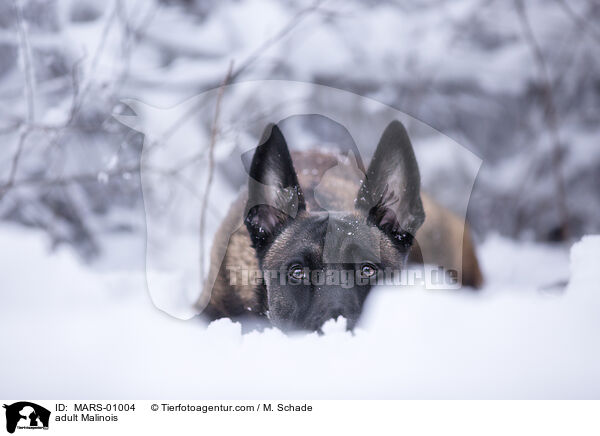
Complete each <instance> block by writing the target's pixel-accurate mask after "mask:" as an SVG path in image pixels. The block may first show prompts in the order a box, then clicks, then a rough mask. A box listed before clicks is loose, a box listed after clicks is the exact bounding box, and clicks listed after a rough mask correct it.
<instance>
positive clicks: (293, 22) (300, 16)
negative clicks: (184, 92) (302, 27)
mask: <svg viewBox="0 0 600 436" xmlns="http://www.w3.org/2000/svg"><path fill="white" fill-rule="evenodd" d="M325 1H327V0H317V1H316V2H315V3H314V4H313V5H311V6H309V7H308V8H305V9H302V10H301V11H299V12H298V13H296V14H295V15H294V16H293V17H292V18H291V19H290V21H288V22H287V23H286V24H285V25H284V26H283V27H282V28H281V29H280V30H279V31H278V32H277V33H276V34H275V35H274V36H272V37H270V38H268V39H267V40H265V41H264V42H263V43H262V44H261V45H260V46H258V47H257V48H256V49H255V50H254V51H253V52H252V53H251V54H250V55H249V56H248V57H247V58H246V59H245V60H244V61H242V62H241V63H240V64H239V66H238V67H237V68H236V69H234V70H233V71H232V72H231V76H230V78H229V82H228V84H231V83H233V82H235V80H236V79H238V78H239V77H240V76H241V75H242V74H243V73H244V72H245V71H246V70H247V69H248V68H249V67H250V66H252V64H254V63H255V62H256V61H258V60H259V59H260V58H261V57H262V55H263V54H264V53H265V51H266V50H268V49H269V48H270V47H272V46H273V45H275V44H276V43H277V42H279V41H280V40H281V39H283V38H284V37H285V36H286V35H288V34H289V33H290V32H291V31H292V30H293V29H294V28H296V27H297V26H298V25H299V24H300V23H301V22H302V21H303V20H304V19H305V18H306V17H307V16H308V15H310V14H311V13H313V12H314V11H316V10H318V9H319V7H320V6H321V5H322V4H323V3H325ZM221 85H222V84H221V82H217V83H214V82H213V83H209V84H207V85H206V86H204V88H205V89H214V88H217V87H219V86H221ZM201 103H204V101H203V100H202V99H199V101H198V102H197V103H195V104H193V105H192V106H191V107H190V108H189V109H188V110H187V111H185V113H183V114H182V115H181V116H180V117H179V118H178V119H176V120H175V121H174V122H173V123H172V124H171V125H170V126H169V128H168V129H167V130H165V133H163V135H162V136H161V137H160V138H158V139H157V140H156V141H154V142H153V143H151V144H149V145H148V148H147V150H151V149H153V148H154V147H156V146H158V145H160V144H161V143H164V142H165V141H166V140H167V139H168V138H169V137H170V136H172V135H173V134H174V133H175V132H176V131H177V130H178V129H179V127H181V126H182V125H183V124H185V122H186V121H187V120H188V119H189V118H190V117H191V116H193V115H194V114H195V113H196V111H197V110H198V109H199V108H200V107H202V106H201Z"/></svg>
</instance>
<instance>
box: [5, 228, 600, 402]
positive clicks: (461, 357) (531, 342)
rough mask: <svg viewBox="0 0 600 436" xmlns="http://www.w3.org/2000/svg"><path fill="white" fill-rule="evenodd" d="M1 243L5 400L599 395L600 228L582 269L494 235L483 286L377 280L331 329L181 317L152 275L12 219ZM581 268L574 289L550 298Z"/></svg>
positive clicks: (577, 259) (575, 258) (579, 250)
mask: <svg viewBox="0 0 600 436" xmlns="http://www.w3.org/2000/svg"><path fill="white" fill-rule="evenodd" d="M126 243H127V242H126V241H124V242H123V244H125V245H126ZM125 245H123V246H125ZM115 246H116V245H115ZM0 247H2V250H0V265H2V274H1V276H2V290H1V291H0V292H1V293H0V298H1V305H0V313H1V315H0V323H1V328H0V331H1V332H2V333H0V335H1V336H0V337H1V340H2V343H3V346H4V350H5V352H4V353H3V358H2V360H1V363H0V386H2V396H3V397H23V398H98V397H101V398H156V397H173V398H175V397H177V398H279V399H280V398H289V399H292V398H311V399H314V398H597V397H598V395H599V394H600V351H599V349H598V346H597V338H598V331H599V328H600V317H599V316H598V313H599V310H600V294H599V293H598V286H597V282H598V280H597V277H595V275H596V271H597V259H598V258H599V256H600V236H587V237H585V238H583V239H582V240H581V241H580V242H579V243H577V244H575V245H574V246H573V247H572V249H571V254H570V264H569V259H568V253H567V251H566V250H564V249H561V248H557V247H551V246H543V245H539V244H534V243H517V242H514V241H510V240H507V239H503V238H501V237H499V236H493V237H490V238H488V239H487V240H486V241H485V242H484V243H483V244H482V245H481V246H480V247H479V251H480V254H481V256H482V264H483V268H484V271H485V273H486V276H487V278H488V281H487V284H486V286H485V288H484V289H483V290H482V291H481V292H480V293H475V292H473V291H467V290H464V291H446V292H444V291H426V290H423V289H403V290H398V289H377V290H376V291H375V292H374V293H373V295H372V297H371V298H370V300H369V301H368V306H367V308H366V312H365V317H364V320H363V323H362V325H361V326H360V328H359V329H357V331H356V332H355V333H354V334H351V333H348V332H346V331H345V328H344V327H345V322H344V320H342V319H339V320H337V321H333V320H332V321H330V322H329V323H328V324H327V325H326V326H324V329H323V330H324V332H325V334H324V335H322V336H319V335H317V334H315V333H312V334H298V335H293V336H286V335H284V334H283V333H282V332H280V331H279V330H276V329H273V328H268V329H266V330H264V331H263V332H257V331H252V332H249V333H242V328H241V326H240V325H239V324H238V323H233V322H231V321H230V320H228V319H222V320H219V321H216V322H213V323H212V324H210V325H208V326H205V325H204V324H203V323H201V322H200V321H197V320H190V321H181V320H178V319H176V318H173V317H170V316H168V315H166V314H165V313H163V312H161V311H160V310H158V309H157V308H156V307H154V306H153V304H152V302H151V300H150V298H149V296H148V292H147V290H146V286H145V277H144V274H143V269H141V268H139V269H137V268H135V267H132V268H131V269H129V270H110V269H107V268H98V267H96V266H90V265H86V264H83V263H81V261H80V260H78V259H79V258H78V257H77V256H76V255H75V254H74V253H73V252H72V251H71V250H70V249H68V248H60V249H58V250H56V251H50V247H49V242H48V240H47V236H45V235H44V234H43V233H41V232H36V231H32V230H27V229H24V228H22V227H17V226H10V225H6V224H3V225H2V226H0ZM569 274H570V282H569V285H568V286H567V288H566V289H564V290H563V292H552V293H548V292H542V291H540V290H541V289H542V288H543V287H544V286H545V285H547V284H548V283H549V282H553V281H555V280H564V279H567V278H568V276H569Z"/></svg>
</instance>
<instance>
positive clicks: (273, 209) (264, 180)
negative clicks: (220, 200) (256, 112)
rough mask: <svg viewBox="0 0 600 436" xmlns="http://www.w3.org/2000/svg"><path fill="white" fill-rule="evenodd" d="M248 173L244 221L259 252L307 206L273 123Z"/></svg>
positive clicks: (265, 132) (288, 153)
mask: <svg viewBox="0 0 600 436" xmlns="http://www.w3.org/2000/svg"><path fill="white" fill-rule="evenodd" d="M249 175H250V179H249V182H248V203H247V204H246V218H245V220H244V223H245V224H246V228H247V229H248V232H249V233H250V238H251V239H252V243H253V245H254V248H255V249H256V250H257V252H258V254H259V255H260V253H261V251H262V250H263V249H264V248H265V247H267V246H268V245H269V244H270V243H271V242H272V241H273V239H274V238H275V236H277V235H278V234H279V232H281V230H282V229H283V227H284V226H285V225H286V224H288V223H289V221H290V220H292V219H293V218H295V217H296V215H297V214H298V212H300V211H303V210H305V209H306V205H305V202H304V195H303V194H302V190H301V189H300V183H299V182H298V177H297V176H296V171H295V170H294V165H293V164H292V157H291V156H290V152H289V150H288V146H287V143H286V141H285V138H284V137H283V134H282V133H281V130H279V128H278V127H277V126H276V125H274V124H270V125H268V126H267V127H266V128H265V131H264V133H263V136H262V139H261V143H260V145H259V146H258V147H257V148H256V151H255V152H254V157H253V158H252V164H251V165H250V171H249Z"/></svg>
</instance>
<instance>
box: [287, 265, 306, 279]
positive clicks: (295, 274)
mask: <svg viewBox="0 0 600 436" xmlns="http://www.w3.org/2000/svg"><path fill="white" fill-rule="evenodd" d="M288 277H289V278H290V279H291V280H292V281H295V282H299V281H301V280H302V279H304V268H302V265H300V264H299V263H295V264H294V265H292V266H290V268H289V269H288Z"/></svg>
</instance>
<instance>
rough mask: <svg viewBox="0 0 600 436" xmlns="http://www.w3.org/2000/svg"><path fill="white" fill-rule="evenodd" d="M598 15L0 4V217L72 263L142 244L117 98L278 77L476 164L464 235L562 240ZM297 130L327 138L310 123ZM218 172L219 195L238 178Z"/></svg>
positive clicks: (551, 10) (576, 184)
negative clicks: (66, 250) (74, 255)
mask: <svg viewBox="0 0 600 436" xmlns="http://www.w3.org/2000/svg"><path fill="white" fill-rule="evenodd" d="M599 22H600V3H598V2H597V1H595V0H585V1H584V0H582V1H578V2H568V1H566V0H550V1H548V0H544V1H542V0H514V1H499V0H456V1H451V2H449V1H439V0H414V1H401V2H400V1H399V2H394V1H344V2H342V1H337V0H329V1H327V0H325V1H318V2H297V1H294V2H292V1H286V0H283V1H270V0H267V1H258V0H235V1H234V0H231V1H229V0H226V1H214V0H144V1H141V0H137V1H136V0H127V1H125V0H118V1H107V2H97V1H91V0H78V1H74V0H16V1H12V0H11V1H5V2H2V3H1V4H0V101H1V102H2V104H1V105H0V138H1V143H2V147H0V218H1V219H2V220H4V221H5V222H11V223H18V225H22V226H26V227H28V228H36V229H41V230H43V232H45V233H46V234H47V235H49V237H50V238H51V240H52V241H53V244H54V245H60V244H68V245H69V246H72V247H74V248H75V249H76V251H77V252H78V253H79V255H80V256H81V257H82V259H85V260H87V261H93V260H94V259H96V260H97V259H99V258H101V257H102V254H103V252H106V250H107V247H110V244H109V241H110V240H111V237H112V236H114V235H123V234H130V235H134V236H136V235H137V236H136V237H139V240H140V241H142V242H143V237H142V236H141V235H142V234H143V232H144V212H143V203H142V195H141V186H140V172H139V168H140V158H141V151H142V146H143V135H142V134H141V133H140V132H138V131H137V130H136V129H132V128H130V127H127V126H125V125H123V124H122V123H120V122H119V121H117V120H116V119H115V118H114V116H113V115H114V114H128V113H131V109H129V108H128V107H127V105H124V104H122V103H121V101H122V100H123V99H126V98H132V97H134V98H136V99H139V100H142V101H145V102H150V103H151V104H156V105H163V106H169V105H175V104H177V103H180V102H181V101H183V100H185V99H186V98H189V97H191V96H194V95H197V94H199V93H202V92H204V91H207V90H209V89H213V88H215V87H218V86H219V85H220V84H222V83H223V82H227V83H228V84H230V83H236V82H242V81H247V80H257V79H260V80H265V79H284V80H294V81H303V82H311V83H316V84H320V85H327V86H332V87H337V88H340V89H343V90H346V91H350V92H353V93H356V94H358V95H361V96H365V97H369V98H372V99H375V100H377V101H379V102H381V103H384V104H386V105H389V106H392V107H393V108H395V109H398V110H400V111H402V112H405V113H407V114H409V115H410V116H412V117H415V118H416V119H418V120H420V121H422V122H423V123H425V124H427V125H429V126H431V127H432V128H433V129H435V130H437V131H439V132H441V133H442V134H444V135H446V136H448V137H450V138H452V139H453V140H455V141H456V142H458V143H459V144H461V145H462V146H464V147H466V148H467V149H468V150H470V151H471V152H473V153H474V154H476V155H477V156H479V157H480V158H481V159H482V161H483V164H482V166H481V169H480V172H479V174H478V177H477V180H476V181H475V187H474V190H473V194H472V198H471V201H470V205H469V219H470V221H471V224H472V226H473V228H474V230H475V232H476V235H477V238H478V240H479V241H481V240H483V239H485V236H486V235H488V234H490V233H494V234H501V235H503V236H505V237H507V238H511V239H517V240H528V241H542V242H553V243H554V242H565V241H566V242H569V241H573V240H576V239H578V237H580V236H581V235H583V234H585V233H593V232H598V231H600V220H598V210H600V191H599V190H598V186H600V147H599V146H598V145H599V144H598V141H599V138H600V129H598V126H599V122H600V110H598V108H599V107H600V74H599V73H600V69H599V64H600V60H599V59H600V57H599V56H598V54H599V53H598V50H599V47H600V44H599V42H600V25H598V23H599ZM229 70H230V71H229ZM228 71H229V73H228ZM311 98H314V99H319V95H318V94H315V95H313V96H311ZM238 105H239V107H238V108H237V110H240V111H252V110H253V108H252V100H251V99H249V98H241V99H239V101H238ZM338 110H339V111H344V110H347V111H349V112H351V111H353V110H355V108H353V107H347V108H344V107H340V108H338ZM128 111H129V112H128ZM208 113H209V114H210V116H206V113H202V112H200V111H199V112H197V113H194V112H193V110H192V112H191V113H190V114H188V117H189V119H190V120H191V121H190V122H191V123H193V124H194V125H195V128H196V129H197V133H198V137H194V135H187V136H186V137H185V140H186V141H189V145H190V147H194V148H196V149H198V147H199V145H198V144H200V143H201V140H200V139H198V138H199V137H202V136H203V137H210V136H211V129H212V128H213V122H212V121H213V120H212V111H210V112H208ZM357 122H360V121H357ZM315 126H316V127H315ZM171 127H172V130H173V131H174V130H177V128H178V119H176V118H175V119H173V120H172V125H171ZM262 127H263V126H257V127H256V128H257V129H262ZM367 127H368V126H367ZM242 128H243V127H242ZM311 129H312V131H313V132H317V133H318V135H320V136H321V137H324V138H329V140H328V142H332V141H333V142H335V135H334V134H333V133H332V132H329V131H328V130H327V125H326V124H323V125H319V124H318V123H313V126H312V127H311ZM412 136H413V142H414V143H415V144H417V145H418V143H419V141H420V138H419V130H418V129H416V130H414V132H413V134H412ZM332 137H333V138H334V139H333V140H332V139H331V138H332ZM253 145H255V144H253V143H251V144H244V145H243V147H244V148H246V149H247V148H248V147H249V146H253ZM373 145H374V144H373ZM218 147H219V144H218V142H217V144H216V148H218ZM204 149H205V152H201V153H200V156H199V159H200V161H203V160H208V147H205V148H204ZM203 153H204V154H203ZM217 159H218V160H220V161H226V160H227V159H228V154H227V153H226V152H221V153H220V154H218V156H217ZM447 159H451V156H445V155H443V154H440V155H439V160H447ZM429 161H431V159H429ZM433 161H435V159H433ZM422 165H423V164H422ZM217 171H220V167H217ZM423 171H425V172H427V171H428V169H427V168H425V169H423ZM429 172H430V173H433V174H435V177H433V181H432V182H431V183H430V187H429V189H432V190H434V191H435V189H436V186H439V187H443V186H447V185H448V183H453V182H452V181H456V180H459V181H460V180H461V177H463V175H462V174H461V166H460V165H455V166H452V165H450V166H446V169H444V170H443V171H442V170H440V171H438V170H437V168H436V167H435V162H434V167H433V168H432V169H430V170H429ZM226 179H227V180H229V182H230V183H231V184H232V186H233V187H235V188H237V187H238V186H241V184H242V183H243V174H240V175H239V176H238V175H234V176H231V177H227V178H226ZM198 189H199V192H200V195H201V193H202V187H201V186H198ZM434 195H435V192H434ZM449 195H450V196H451V194H449ZM445 200H446V201H445V203H447V204H449V205H452V198H445Z"/></svg>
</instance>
